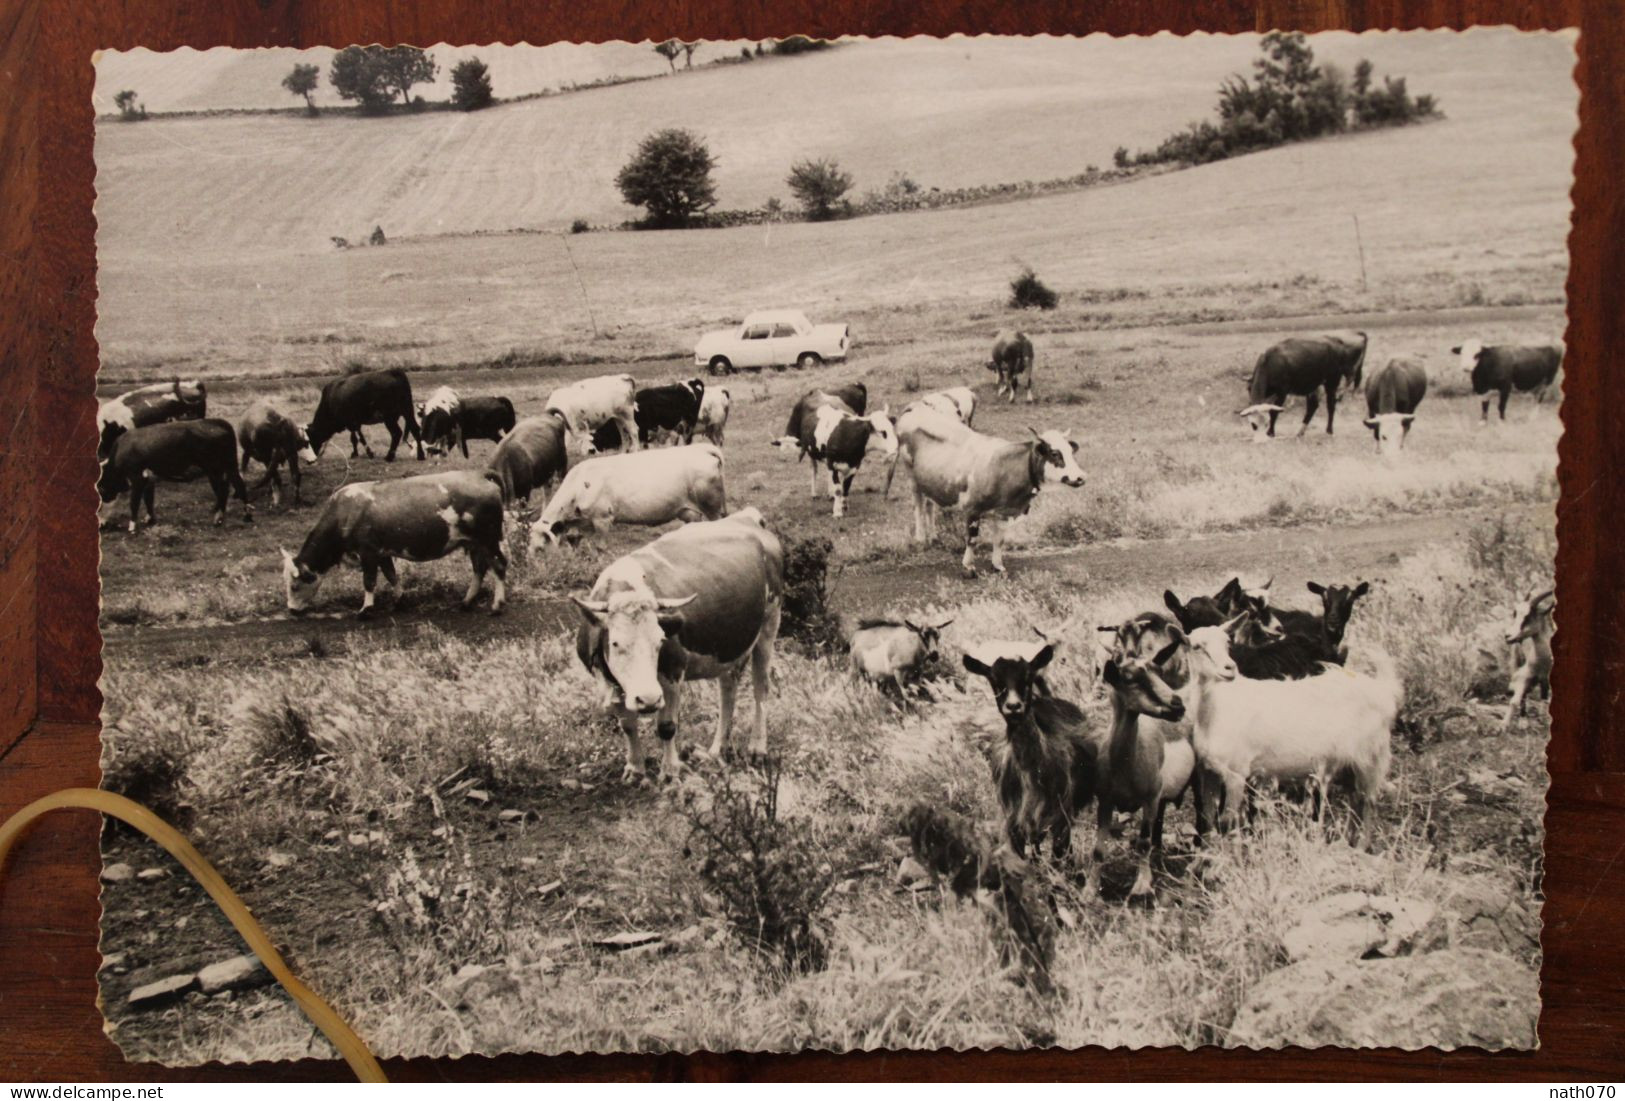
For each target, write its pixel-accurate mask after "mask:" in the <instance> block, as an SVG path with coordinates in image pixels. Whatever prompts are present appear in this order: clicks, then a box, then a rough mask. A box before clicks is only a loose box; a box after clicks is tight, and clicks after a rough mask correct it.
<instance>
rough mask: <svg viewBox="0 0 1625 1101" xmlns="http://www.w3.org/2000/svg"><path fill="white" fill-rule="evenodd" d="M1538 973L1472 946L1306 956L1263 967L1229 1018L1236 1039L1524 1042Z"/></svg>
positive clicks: (1536, 1006) (1247, 1042)
mask: <svg viewBox="0 0 1625 1101" xmlns="http://www.w3.org/2000/svg"><path fill="white" fill-rule="evenodd" d="M1539 1016H1540V978H1539V976H1537V975H1536V974H1535V972H1533V971H1531V970H1530V969H1529V968H1527V967H1525V966H1524V965H1523V964H1521V963H1519V962H1518V961H1517V960H1514V959H1512V958H1511V957H1509V956H1504V955H1500V954H1499V953H1494V952H1484V951H1480V950H1477V949H1472V948H1461V949H1448V950H1444V951H1439V952H1429V953H1427V954H1426V955H1421V956H1401V957H1398V958H1396V959H1373V960H1343V959H1336V958H1328V957H1324V956H1322V957H1315V958H1312V959H1307V960H1303V961H1302V962H1299V963H1295V964H1292V965H1291V966H1289V967H1284V968H1282V969H1281V970H1279V971H1275V972H1272V973H1271V974H1269V975H1266V976H1264V978H1263V979H1261V980H1260V981H1259V982H1258V984H1257V985H1256V986H1254V987H1253V989H1252V991H1251V992H1250V993H1249V994H1248V996H1247V998H1246V1000H1245V1001H1244V1002H1243V1003H1242V1006H1241V1008H1240V1009H1239V1010H1238V1011H1237V1013H1236V1019H1235V1021H1234V1022H1233V1023H1232V1024H1231V1026H1230V1043H1231V1044H1233V1045H1235V1046H1238V1047H1259V1048H1278V1047H1286V1046H1288V1045H1292V1046H1299V1047H1323V1046H1328V1045H1333V1046H1338V1047H1390V1046H1392V1047H1400V1048H1406V1049H1411V1050H1414V1049H1416V1048H1421V1047H1438V1048H1442V1049H1445V1050H1450V1049H1452V1048H1458V1047H1481V1048H1485V1049H1487V1050H1491V1051H1494V1050H1499V1049H1501V1048H1533V1047H1534V1046H1535V1044H1536V1042H1537V1041H1536V1035H1535V1024H1536V1021H1537V1020H1538V1019H1539Z"/></svg>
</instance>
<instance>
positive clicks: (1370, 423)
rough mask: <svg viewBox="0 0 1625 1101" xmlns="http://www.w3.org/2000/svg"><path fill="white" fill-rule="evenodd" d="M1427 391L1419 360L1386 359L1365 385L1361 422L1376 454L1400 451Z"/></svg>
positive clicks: (1404, 358) (1388, 456)
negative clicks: (1417, 408)
mask: <svg viewBox="0 0 1625 1101" xmlns="http://www.w3.org/2000/svg"><path fill="white" fill-rule="evenodd" d="M1427 392H1428V371H1427V368H1426V367H1424V366H1423V365H1422V361H1421V360H1419V359H1415V358H1413V357H1411V356H1402V357H1400V358H1397V359H1391V360H1389V361H1388V366H1386V367H1384V368H1383V369H1382V370H1381V371H1378V372H1377V373H1376V374H1375V375H1373V376H1372V378H1371V381H1370V382H1369V383H1367V384H1366V388H1365V408H1366V416H1365V421H1364V424H1365V426H1366V427H1367V428H1369V429H1371V435H1372V436H1374V437H1375V438H1376V441H1377V453H1378V454H1379V455H1382V456H1384V457H1385V458H1394V457H1396V456H1398V454H1399V453H1400V451H1402V450H1404V447H1405V440H1406V439H1407V438H1408V437H1409V436H1410V434H1411V422H1412V421H1414V420H1415V419H1416V407H1417V406H1418V405H1421V404H1422V398H1423V397H1424V396H1425V395H1426V394H1427Z"/></svg>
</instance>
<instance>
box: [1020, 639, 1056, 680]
mask: <svg viewBox="0 0 1625 1101" xmlns="http://www.w3.org/2000/svg"><path fill="white" fill-rule="evenodd" d="M1054 656H1055V647H1054V646H1052V645H1051V644H1049V643H1047V642H1046V643H1045V644H1044V645H1043V646H1042V647H1041V648H1040V649H1039V651H1038V653H1036V654H1034V655H1033V658H1032V660H1031V661H1029V662H1028V663H1027V668H1028V669H1031V670H1032V671H1033V672H1034V673H1036V672H1038V671H1039V670H1040V669H1042V668H1044V666H1046V665H1048V664H1049V663H1050V659H1051V658H1053V657H1054Z"/></svg>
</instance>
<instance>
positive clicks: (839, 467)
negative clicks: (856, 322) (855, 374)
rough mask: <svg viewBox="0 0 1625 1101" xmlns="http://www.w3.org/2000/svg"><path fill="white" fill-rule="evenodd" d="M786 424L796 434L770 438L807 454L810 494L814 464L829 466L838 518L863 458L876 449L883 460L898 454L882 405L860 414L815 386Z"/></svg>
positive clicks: (815, 484) (815, 472)
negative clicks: (795, 431) (817, 389)
mask: <svg viewBox="0 0 1625 1101" xmlns="http://www.w3.org/2000/svg"><path fill="white" fill-rule="evenodd" d="M790 424H792V425H794V426H796V428H797V429H798V430H799V432H798V434H797V435H788V434H787V435H786V436H784V437H783V438H782V439H779V440H775V441H774V446H775V447H795V448H796V449H797V451H798V453H799V454H800V455H805V456H807V458H808V459H809V460H810V465H811V468H812V495H813V496H814V497H816V496H818V493H819V489H818V464H819V463H820V462H822V463H824V464H825V465H826V466H827V467H828V468H829V479H830V481H829V496H830V509H831V512H832V514H833V515H834V516H835V517H836V518H837V519H839V518H840V517H842V516H845V515H846V501H847V497H848V495H849V494H850V493H851V492H852V479H853V478H855V477H856V476H857V473H858V467H860V466H862V465H863V457H864V456H865V455H867V454H868V453H869V451H870V450H871V449H875V450H878V451H879V452H880V453H881V457H882V461H885V462H888V463H889V462H891V461H892V460H894V459H895V458H896V457H897V431H896V429H895V428H894V427H893V425H892V421H891V417H890V416H888V415H887V411H886V410H885V409H881V410H880V412H878V413H870V414H869V415H867V416H862V415H859V414H858V413H855V412H854V411H853V410H852V408H851V407H850V406H849V405H847V404H846V402H844V401H842V400H841V399H840V398H838V397H836V396H834V395H833V394H827V393H823V392H821V391H816V390H815V391H813V392H812V393H810V394H807V395H806V396H805V397H803V398H802V399H801V400H800V401H798V402H797V403H796V407H795V409H794V410H793V411H792V412H791V414H790Z"/></svg>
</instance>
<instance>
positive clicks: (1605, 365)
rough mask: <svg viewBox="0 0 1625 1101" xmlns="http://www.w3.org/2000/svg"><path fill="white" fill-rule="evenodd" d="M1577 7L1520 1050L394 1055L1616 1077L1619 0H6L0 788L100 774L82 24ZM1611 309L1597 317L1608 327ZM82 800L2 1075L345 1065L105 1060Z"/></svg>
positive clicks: (744, 29)
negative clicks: (1543, 777) (1541, 753)
mask: <svg viewBox="0 0 1625 1101" xmlns="http://www.w3.org/2000/svg"><path fill="white" fill-rule="evenodd" d="M1473 23H1486V24H1511V25H1515V26H1519V27H1524V28H1530V29H1536V28H1559V27H1569V26H1579V27H1580V28H1581V38H1580V46H1579V65H1578V68H1577V70H1576V75H1577V77H1578V79H1579V81H1580V84H1581V88H1582V98H1581V105H1580V129H1579V134H1578V136H1577V138H1576V141H1575V149H1576V156H1577V159H1576V162H1575V170H1576V178H1575V186H1574V230H1573V234H1572V237H1571V241H1570V243H1571V247H1572V261H1573V262H1572V267H1571V269H1570V273H1569V281H1568V298H1569V328H1568V332H1567V337H1566V339H1567V344H1568V355H1567V359H1566V362H1565V365H1564V366H1565V374H1566V393H1565V395H1564V401H1563V407H1562V416H1563V423H1564V427H1565V435H1564V438H1563V442H1562V445H1561V448H1560V456H1561V467H1560V471H1559V476H1560V480H1561V483H1562V501H1561V504H1560V507H1559V522H1558V538H1559V542H1560V545H1561V550H1560V552H1559V556H1558V575H1557V576H1558V613H1557V622H1558V634H1557V639H1556V645H1555V649H1556V654H1557V667H1556V672H1555V674H1554V676H1553V682H1554V691H1553V697H1554V698H1553V716H1554V718H1553V733H1552V741H1551V749H1550V757H1549V761H1550V766H1551V771H1552V787H1551V795H1550V803H1549V811H1548V815H1547V819H1546V829H1547V844H1546V874H1545V888H1546V891H1547V892H1548V894H1547V901H1546V907H1545V935H1544V946H1545V967H1544V970H1543V989H1544V996H1545V1011H1544V1014H1543V1016H1542V1018H1541V1028H1540V1035H1541V1048H1540V1050H1539V1051H1538V1052H1536V1053H1532V1054H1512V1055H1494V1056H1491V1055H1485V1054H1482V1053H1475V1052H1456V1053H1453V1054H1442V1053H1440V1052H1437V1051H1421V1052H1410V1053H1407V1052H1399V1051H1377V1052H1350V1051H1330V1050H1328V1051H1317V1052H1304V1051H1301V1050H1293V1051H1290V1052H1276V1053H1265V1052H1248V1051H1216V1050H1203V1051H1197V1052H1184V1051H1166V1050H1143V1051H1137V1052H1130V1051H1111V1050H1103V1049H1099V1048H1091V1049H1085V1050H1081V1051H1074V1052H1064V1051H1034V1052H1023V1053H1008V1052H988V1053H974V1054H964V1055H961V1054H954V1053H941V1054H938V1053H917V1052H907V1053H899V1054H875V1055H846V1056H833V1055H823V1054H805V1055H783V1056H779V1055H727V1054H715V1055H696V1056H675V1055H668V1056H637V1057H627V1056H562V1057H551V1058H549V1057H524V1056H512V1057H504V1058H496V1059H481V1058H466V1059H462V1060H459V1061H457V1062H455V1063H452V1062H449V1061H440V1062H437V1061H431V1060H416V1061H398V1060H397V1061H392V1062H390V1063H389V1064H388V1065H387V1068H386V1069H387V1070H388V1072H389V1073H390V1075H391V1076H392V1077H395V1078H398V1079H431V1080H432V1079H454V1080H462V1079H501V1078H530V1079H548V1078H594V1079H599V1078H624V1079H651V1078H652V1079H667V1080H669V1079H706V1080H710V1079H754V1078H786V1077H794V1078H825V1079H851V1078H870V1077H892V1078H909V1079H920V1078H928V1079H947V1078H1014V1077H1026V1078H1045V1079H1049V1078H1108V1079H1109V1078H1124V1079H1144V1080H1161V1079H1188V1078H1223V1079H1232V1078H1260V1079H1300V1078H1301V1079H1323V1078H1344V1077H1354V1078H1381V1079H1388V1078H1440V1079H1462V1078H1482V1079H1496V1080H1501V1079H1533V1080H1540V1079H1545V1080H1559V1081H1576V1080H1590V1081H1596V1080H1599V1079H1618V1078H1620V1077H1622V1073H1621V1072H1622V1069H1625V1058H1622V1057H1621V1054H1620V1053H1621V1052H1622V1051H1625V997H1621V993H1620V992H1621V990H1622V989H1625V967H1622V960H1625V935H1622V933H1625V861H1622V860H1621V859H1620V858H1621V855H1622V853H1625V692H1621V691H1620V688H1619V684H1620V671H1621V670H1622V669H1625V595H1622V594H1625V587H1622V586H1621V585H1620V583H1619V579H1620V578H1621V577H1622V576H1625V569H1622V565H1625V507H1621V506H1622V504H1625V501H1622V493H1621V490H1622V486H1625V481H1622V472H1625V416H1622V409H1625V407H1622V406H1619V405H1615V404H1613V403H1612V402H1611V401H1610V400H1608V398H1607V396H1606V392H1605V387H1604V378H1605V373H1607V372H1612V371H1614V370H1615V365H1614V363H1613V357H1612V352H1613V349H1615V348H1618V347H1621V344H1620V342H1619V341H1617V340H1616V339H1615V337H1617V336H1619V335H1620V332H1621V328H1622V316H1625V310H1622V308H1621V306H1622V303H1621V286H1622V284H1621V278H1620V277H1621V261H1622V257H1625V249H1622V248H1621V242H1622V241H1625V234H1622V230H1625V202H1622V201H1621V191H1620V181H1621V180H1622V179H1625V165H1622V163H1621V162H1622V160H1625V75H1622V72H1621V62H1622V61H1625V3H1619V2H1618V0H1590V2H1583V0H1369V2H1362V0H1160V2H1159V0H1073V2H1072V3H1056V4H1043V5H1040V4H1028V3H1000V2H998V0H960V2H957V3H950V2H946V0H906V2H905V0H861V2H860V0H825V2H822V3H809V2H807V0H790V2H776V3H773V4H765V3H759V2H757V0H731V2H728V0H705V2H699V3H659V2H656V0H651V2H648V3H636V2H629V0H620V2H607V3H600V4H596V5H590V6H589V5H578V4H548V5H541V4H534V3H525V2H518V0H484V2H482V3H479V4H473V3H469V4H462V5H459V4H455V3H450V2H447V0H434V2H425V3H419V4H407V3H391V2H388V0H322V2H319V3H317V2H306V3H299V2H297V0H257V2H251V0H220V2H218V3H207V4H186V5H182V4H175V3H161V2H158V0H150V2H149V0H120V2H113V0H77V2H75V3H72V4H71V5H70V4H69V3H68V2H66V0H57V2H52V3H47V2H41V0H0V89H3V93H4V102H3V104H0V181H3V183H0V195H3V196H4V202H3V203H0V240H3V244H4V258H5V260H6V263H5V264H4V265H3V266H0V281H3V284H4V294H3V295H0V302H3V303H4V311H3V315H0V818H3V817H4V816H6V815H8V814H10V813H11V812H12V811H13V810H15V809H17V808H18V807H19V806H21V805H23V804H24V803H26V802H28V801H29V800H31V799H34V798H36V797H38V796H39V795H42V794H44V793H46V792H49V791H52V790H54V789H57V788H60V787H65V786H69V785H95V784H96V783H97V780H98V770H97V759H98V752H99V751H98V743H97V713H98V711H99V709H100V706H101V697H100V695H99V693H98V692H97V688H96V682H97V677H98V675H99V673H100V669H101V663H100V642H99V638H98V635H97V629H96V616H97V602H98V588H97V575H96V567H97V542H96V538H97V536H96V520H95V510H96V499H95V496H94V490H93V483H94V481H95V477H96V465H95V460H94V452H95V431H94V427H93V419H94V418H93V413H94V409H95V401H94V396H93V395H94V383H95V371H96V344H95V340H94V337H93V333H92V328H93V324H94V320H95V309H96V296H95V288H96V283H95V277H96V272H95V221H94V217H93V214H92V200H93V198H94V189H93V177H94V165H93V163H92V154H91V142H92V108H91V89H92V82H93V72H92V67H91V55H92V51H93V50H95V49H98V48H115V49H129V48H132V47H135V46H147V47H150V48H152V49H156V50H168V49H175V48H177V47H180V46H194V47H199V48H204V47H209V46H238V47H253V46H296V47H304V46H316V45H343V44H347V43H350V42H376V41H383V42H411V43H416V44H419V45H425V46H426V45H431V44H433V43H437V42H441V41H450V42H478V43H486V42H492V41H504V42H518V41H528V42H531V43H536V44H542V43H547V42H553V41H559V40H572V39H573V40H595V39H597V40H602V39H607V38H621V39H630V40H634V41H635V40H640V39H645V38H650V39H657V40H658V39H663V38H667V37H671V36H677V37H680V38H685V39H694V38H729V37H738V38H767V37H783V36H786V35H789V34H792V33H809V34H815V35H821V36H835V35H840V34H870V35H879V34H948V33H953V32H959V31H963V32H992V33H1004V34H1018V33H1039V32H1048V33H1077V34H1083V33H1089V32H1093V31H1107V32H1111V33H1116V34H1135V33H1151V32H1154V31H1157V30H1162V29H1167V30H1172V31H1176V32H1181V33H1185V32H1190V31H1195V30H1207V31H1261V30H1268V29H1270V28H1274V27H1282V28H1292V29H1300V30H1304V31H1319V30H1328V29H1338V28H1344V29H1353V30H1364V29H1369V28H1417V27H1458V28H1461V27H1467V26H1470V25H1472V24H1473ZM1611 334H1612V335H1611ZM96 833H97V824H96V822H95V820H94V819H93V817H92V816H90V815H87V814H59V815H57V816H54V817H53V818H51V819H48V820H46V821H45V822H44V823H42V824H41V826H40V827H39V828H38V829H37V830H36V831H35V832H34V833H33V834H32V835H31V836H30V837H29V838H28V839H26V840H25V842H24V843H23V845H22V847H21V850H20V852H19V853H18V858H17V860H16V862H15V864H14V866H13V868H12V869H11V871H10V874H9V876H8V877H7V879H6V882H5V883H4V884H3V885H0V1079H7V1080H23V1081H28V1080H46V1081H49V1080H63V1081H81V1082H83V1081H92V1080H103V1079H122V1080H134V1079H149V1078H157V1079H166V1078H167V1079H176V1078H189V1077H202V1078H208V1079H222V1078H225V1079H232V1078H241V1079H258V1078H265V1077H271V1076H274V1077H277V1078H283V1079H289V1080H300V1079H322V1078H343V1077H346V1076H347V1075H346V1070H345V1068H344V1066H343V1064H341V1063H324V1062H315V1061H310V1062H304V1063H295V1064H276V1065H261V1066H258V1067H236V1068H219V1067H211V1068H207V1069H206V1070H203V1071H171V1070H167V1069H165V1068H162V1067H157V1066H151V1065H133V1064H126V1063H124V1062H123V1061H122V1059H121V1058H120V1057H119V1054H118V1051H117V1049H115V1048H114V1047H113V1045H112V1044H111V1043H110V1042H109V1041H107V1040H106V1039H105V1038H104V1037H103V1035H102V1032H101V1018H100V1014H99V1012H98V1010H97V1008H96V983H95V969H96V965H97V963H98V962H99V960H98V955H97V949H96V924H97V919H98V903H97V869H98V858H97V849H96Z"/></svg>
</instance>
